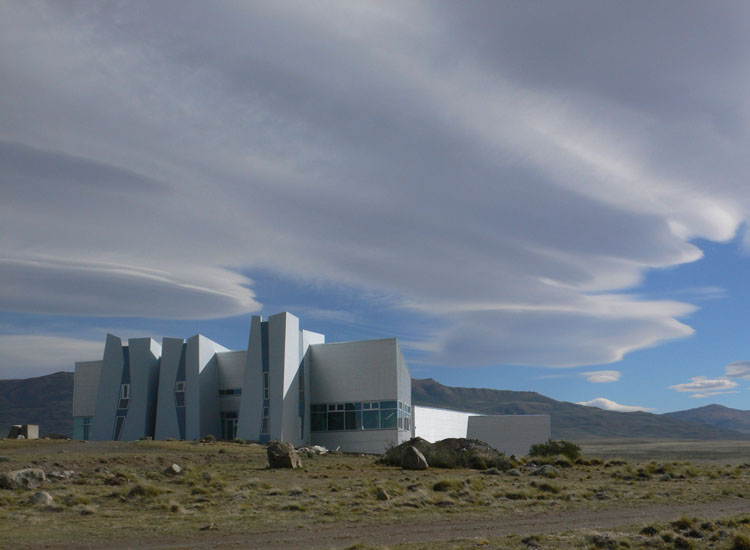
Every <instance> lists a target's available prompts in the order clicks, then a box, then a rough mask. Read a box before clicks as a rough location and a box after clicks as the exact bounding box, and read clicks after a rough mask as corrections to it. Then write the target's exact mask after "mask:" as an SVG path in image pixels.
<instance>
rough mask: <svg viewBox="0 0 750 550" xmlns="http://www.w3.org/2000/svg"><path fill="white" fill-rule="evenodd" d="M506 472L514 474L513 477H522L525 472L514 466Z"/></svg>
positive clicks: (510, 474)
mask: <svg viewBox="0 0 750 550" xmlns="http://www.w3.org/2000/svg"><path fill="white" fill-rule="evenodd" d="M506 473H507V474H508V475H509V476H513V477H521V476H522V475H523V474H522V473H521V470H519V469H518V468H513V469H511V470H508V471H507V472H506Z"/></svg>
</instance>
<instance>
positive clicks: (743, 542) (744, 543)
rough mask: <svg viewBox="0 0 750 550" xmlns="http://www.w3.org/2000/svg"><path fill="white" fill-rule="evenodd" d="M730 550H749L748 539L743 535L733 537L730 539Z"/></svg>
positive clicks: (749, 539) (749, 542) (749, 540)
mask: <svg viewBox="0 0 750 550" xmlns="http://www.w3.org/2000/svg"><path fill="white" fill-rule="evenodd" d="M731 549H732V550H750V538H748V537H746V536H745V535H735V536H734V538H733V539H732V546H731Z"/></svg>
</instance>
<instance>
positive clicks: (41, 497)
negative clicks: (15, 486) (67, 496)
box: [29, 491, 55, 506]
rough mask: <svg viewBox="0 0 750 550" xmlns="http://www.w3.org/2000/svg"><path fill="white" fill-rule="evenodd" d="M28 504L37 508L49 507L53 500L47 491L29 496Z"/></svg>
mask: <svg viewBox="0 0 750 550" xmlns="http://www.w3.org/2000/svg"><path fill="white" fill-rule="evenodd" d="M29 502H30V503H31V504H35V505H37V506H51V505H52V504H53V503H54V502H55V499H54V498H52V495H50V494H49V493H48V492H47V491H37V492H36V493H34V494H33V495H31V498H30V499H29Z"/></svg>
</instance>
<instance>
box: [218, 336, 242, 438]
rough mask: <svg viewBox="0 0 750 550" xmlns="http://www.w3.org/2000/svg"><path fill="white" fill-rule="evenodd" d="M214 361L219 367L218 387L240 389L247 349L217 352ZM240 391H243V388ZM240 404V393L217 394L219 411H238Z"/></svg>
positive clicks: (221, 388)
mask: <svg viewBox="0 0 750 550" xmlns="http://www.w3.org/2000/svg"><path fill="white" fill-rule="evenodd" d="M216 361H217V366H218V368H219V389H220V390H225V389H233V388H239V389H242V384H243V378H244V375H245V365H246V364H247V351H245V350H240V351H224V352H219V353H217V354H216ZM242 391H243V393H244V389H242ZM241 404H242V395H241V394H240V395H225V396H221V395H220V396H219V411H239V410H240V406H241ZM238 431H239V428H238Z"/></svg>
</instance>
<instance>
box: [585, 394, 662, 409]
mask: <svg viewBox="0 0 750 550" xmlns="http://www.w3.org/2000/svg"><path fill="white" fill-rule="evenodd" d="M576 404H577V405H585V406H587V407H597V408H599V409H604V410H605V411H619V412H635V411H644V412H648V411H653V410H655V409H650V408H648V407H639V406H636V405H621V404H620V403H616V402H615V401H612V400H611V399H606V398H604V397H597V398H596V399H592V400H591V401H581V402H579V403H576Z"/></svg>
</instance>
